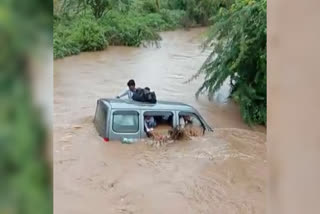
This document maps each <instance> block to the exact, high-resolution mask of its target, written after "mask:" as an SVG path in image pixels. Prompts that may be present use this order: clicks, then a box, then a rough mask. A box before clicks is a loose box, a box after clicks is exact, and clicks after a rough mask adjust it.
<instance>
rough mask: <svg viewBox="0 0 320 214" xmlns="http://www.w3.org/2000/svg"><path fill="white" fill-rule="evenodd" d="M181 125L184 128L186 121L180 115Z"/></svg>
mask: <svg viewBox="0 0 320 214" xmlns="http://www.w3.org/2000/svg"><path fill="white" fill-rule="evenodd" d="M179 125H180V128H182V129H183V128H184V126H185V122H184V119H183V117H180V121H179Z"/></svg>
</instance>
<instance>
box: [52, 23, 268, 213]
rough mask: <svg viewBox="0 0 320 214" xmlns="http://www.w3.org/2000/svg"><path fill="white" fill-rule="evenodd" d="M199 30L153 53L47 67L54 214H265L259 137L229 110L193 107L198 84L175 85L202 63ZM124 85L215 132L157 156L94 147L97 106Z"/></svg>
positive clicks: (128, 52) (105, 55)
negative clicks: (176, 104) (178, 105)
mask: <svg viewBox="0 0 320 214" xmlns="http://www.w3.org/2000/svg"><path fill="white" fill-rule="evenodd" d="M204 30H205V29H193V30H191V31H183V30H181V31H174V32H166V33H162V37H163V41H162V42H161V47H160V48H156V47H148V48H129V47H109V48H108V49H107V50H106V51H102V52H94V53H82V54H80V55H78V56H72V57H67V58H64V59H62V60H56V61H55V63H54V66H55V73H54V96H55V97H54V104H55V106H54V120H55V121H54V124H55V125H54V209H55V213H57V214H58V213H59V214H60V213H61V214H73V213H74V214H81V213H86V214H88V213H96V214H98V213H143V214H144V213H146V214H149V213H159V214H160V213H265V206H264V203H265V189H266V187H265V186H266V176H267V163H266V145H265V140H266V136H265V130H264V128H261V127H259V128H256V129H255V131H253V130H250V129H249V128H248V127H247V126H246V125H245V124H244V123H243V122H242V120H241V117H240V113H239V110H238V107H237V106H236V105H235V104H233V103H231V102H229V103H227V104H218V103H214V102H209V101H208V100H207V98H206V97H200V99H199V100H196V99H195V97H194V93H195V92H196V90H197V88H198V87H199V86H200V84H201V82H202V78H201V77H200V78H199V79H197V80H195V81H193V82H191V83H189V84H184V83H183V82H184V81H186V80H188V79H189V78H190V77H191V76H192V75H193V74H194V73H195V72H196V71H197V69H198V68H199V67H200V66H201V64H202V62H203V61H204V59H205V58H206V56H207V54H208V52H201V50H200V49H199V45H200V44H201V35H202V33H203V32H204ZM130 78H134V79H135V80H136V83H137V85H138V86H143V87H144V86H149V87H151V88H152V89H153V90H155V91H156V93H157V97H158V99H161V100H173V101H181V102H185V103H188V104H191V105H193V106H194V107H195V108H197V109H198V110H199V111H200V113H201V114H202V115H203V117H204V118H206V120H207V122H208V123H209V124H210V125H211V126H212V127H214V128H216V131H215V132H214V133H212V134H208V135H206V136H205V137H199V138H196V139H193V140H191V141H185V142H184V141H182V142H176V143H174V144H170V145H168V146H163V147H160V148H155V147H151V146H149V145H146V144H144V143H137V144H133V145H125V144H121V143H119V142H108V143H105V142H103V141H102V139H101V138H100V137H98V135H97V133H96V131H95V129H94V127H93V124H92V122H91V121H92V118H93V114H94V111H95V104H96V100H97V99H98V98H101V97H115V96H116V95H117V94H119V93H120V92H122V91H123V90H124V89H126V82H127V80H128V79H130ZM221 93H222V96H224V94H223V92H221Z"/></svg>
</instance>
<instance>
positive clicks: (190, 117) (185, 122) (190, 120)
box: [179, 112, 205, 132]
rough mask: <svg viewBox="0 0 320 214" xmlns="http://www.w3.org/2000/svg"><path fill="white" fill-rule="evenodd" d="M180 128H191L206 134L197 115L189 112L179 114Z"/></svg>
mask: <svg viewBox="0 0 320 214" xmlns="http://www.w3.org/2000/svg"><path fill="white" fill-rule="evenodd" d="M179 126H180V128H191V129H194V130H199V131H201V132H204V130H205V129H204V126H203V124H202V122H201V120H200V119H199V117H198V116H197V115H196V114H193V113H189V112H180V113H179Z"/></svg>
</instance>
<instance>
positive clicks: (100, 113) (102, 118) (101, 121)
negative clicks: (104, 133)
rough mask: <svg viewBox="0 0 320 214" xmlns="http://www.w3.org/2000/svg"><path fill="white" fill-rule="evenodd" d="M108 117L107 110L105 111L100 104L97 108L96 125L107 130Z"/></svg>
mask: <svg viewBox="0 0 320 214" xmlns="http://www.w3.org/2000/svg"><path fill="white" fill-rule="evenodd" d="M106 116H107V110H106V109H104V107H103V105H102V104H100V103H99V104H98V106H97V112H96V115H95V121H96V124H97V125H98V126H99V128H100V129H101V130H104V129H105V125H106Z"/></svg>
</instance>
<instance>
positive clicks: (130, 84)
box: [127, 79, 136, 87]
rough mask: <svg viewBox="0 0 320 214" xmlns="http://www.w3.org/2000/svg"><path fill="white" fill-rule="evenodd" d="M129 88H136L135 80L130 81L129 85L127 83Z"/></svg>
mask: <svg viewBox="0 0 320 214" xmlns="http://www.w3.org/2000/svg"><path fill="white" fill-rule="evenodd" d="M127 85H128V87H130V86H136V83H135V82H134V80H132V79H131V80H129V81H128V83H127Z"/></svg>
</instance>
